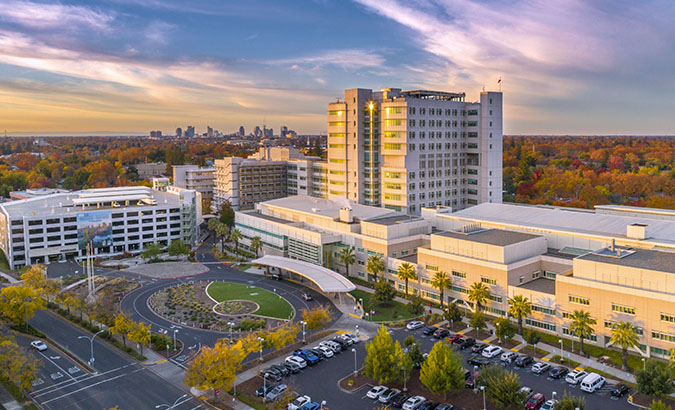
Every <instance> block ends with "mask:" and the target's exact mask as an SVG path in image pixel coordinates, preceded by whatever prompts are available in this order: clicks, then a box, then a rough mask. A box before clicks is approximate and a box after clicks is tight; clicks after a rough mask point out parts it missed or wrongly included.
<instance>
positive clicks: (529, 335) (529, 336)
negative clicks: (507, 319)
mask: <svg viewBox="0 0 675 410" xmlns="http://www.w3.org/2000/svg"><path fill="white" fill-rule="evenodd" d="M523 339H524V340H525V343H527V344H528V345H530V346H532V352H533V353H532V354H534V352H535V350H534V349H535V347H534V345H536V344H537V343H539V341H540V340H541V335H540V334H539V333H537V332H535V331H534V330H526V331H525V334H524V335H523Z"/></svg>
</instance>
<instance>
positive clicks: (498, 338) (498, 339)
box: [495, 322, 502, 344]
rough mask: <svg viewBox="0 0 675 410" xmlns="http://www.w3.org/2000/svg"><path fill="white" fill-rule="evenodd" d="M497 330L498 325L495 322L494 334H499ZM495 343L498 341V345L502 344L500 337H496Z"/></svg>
mask: <svg viewBox="0 0 675 410" xmlns="http://www.w3.org/2000/svg"><path fill="white" fill-rule="evenodd" d="M498 329H499V323H498V322H495V333H499V331H498ZM497 341H498V343H499V344H502V338H501V337H499V336H497Z"/></svg>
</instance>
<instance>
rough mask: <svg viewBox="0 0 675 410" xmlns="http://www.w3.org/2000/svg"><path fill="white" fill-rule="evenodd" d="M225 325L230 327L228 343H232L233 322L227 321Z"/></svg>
mask: <svg viewBox="0 0 675 410" xmlns="http://www.w3.org/2000/svg"><path fill="white" fill-rule="evenodd" d="M227 325H228V326H229V327H230V344H232V328H233V327H234V322H227Z"/></svg>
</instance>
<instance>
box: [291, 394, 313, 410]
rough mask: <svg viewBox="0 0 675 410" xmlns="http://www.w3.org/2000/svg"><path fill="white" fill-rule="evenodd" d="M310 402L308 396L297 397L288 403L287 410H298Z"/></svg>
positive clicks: (310, 399)
mask: <svg viewBox="0 0 675 410" xmlns="http://www.w3.org/2000/svg"><path fill="white" fill-rule="evenodd" d="M311 401H312V398H311V397H309V396H298V397H296V398H295V400H293V401H292V402H290V403H288V410H299V409H300V407H302V406H304V405H305V404H307V403H309V402H311Z"/></svg>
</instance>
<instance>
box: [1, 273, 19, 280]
mask: <svg viewBox="0 0 675 410" xmlns="http://www.w3.org/2000/svg"><path fill="white" fill-rule="evenodd" d="M0 276H2V277H3V278H5V279H7V281H8V282H9V283H17V282H19V281H18V280H16V279H15V278H14V277H12V276H10V275H8V274H6V273H5V272H3V271H0Z"/></svg>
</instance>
